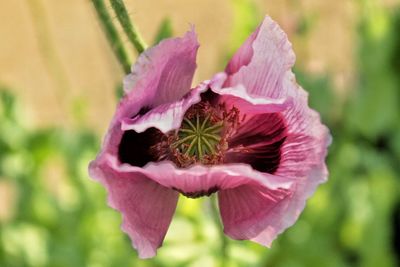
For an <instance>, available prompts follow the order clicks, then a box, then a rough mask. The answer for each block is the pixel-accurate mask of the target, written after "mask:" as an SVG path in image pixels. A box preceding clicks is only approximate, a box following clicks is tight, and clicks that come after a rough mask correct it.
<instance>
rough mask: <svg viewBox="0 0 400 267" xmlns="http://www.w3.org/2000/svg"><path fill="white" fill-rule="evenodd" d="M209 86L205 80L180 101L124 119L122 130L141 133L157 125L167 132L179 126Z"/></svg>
mask: <svg viewBox="0 0 400 267" xmlns="http://www.w3.org/2000/svg"><path fill="white" fill-rule="evenodd" d="M207 87H208V82H207V81H206V82H203V83H202V84H200V85H199V86H198V87H196V88H195V89H192V90H191V91H190V92H189V93H187V94H186V95H185V96H184V97H183V98H182V99H181V100H179V101H176V102H172V103H167V104H163V105H160V106H158V107H156V108H154V109H151V110H149V111H148V112H146V113H145V114H143V115H137V116H135V117H133V118H125V119H123V120H122V130H124V131H126V130H134V131H136V132H138V133H141V132H144V131H145V130H146V129H148V128H150V127H156V128H157V129H159V130H160V131H161V132H163V133H167V132H168V131H170V130H171V129H176V128H179V126H180V125H181V123H182V120H183V116H184V115H185V112H186V111H187V110H188V109H189V108H190V107H191V106H192V105H194V104H196V103H198V102H199V101H200V100H201V97H200V94H201V93H203V92H204V91H205V90H207Z"/></svg>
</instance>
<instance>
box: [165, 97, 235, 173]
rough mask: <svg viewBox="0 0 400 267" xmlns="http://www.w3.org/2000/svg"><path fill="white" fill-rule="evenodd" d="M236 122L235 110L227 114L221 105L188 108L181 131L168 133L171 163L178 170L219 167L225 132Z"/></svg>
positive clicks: (200, 104)
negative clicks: (192, 166)
mask: <svg viewBox="0 0 400 267" xmlns="http://www.w3.org/2000/svg"><path fill="white" fill-rule="evenodd" d="M237 121H238V111H237V109H236V108H232V109H231V110H229V111H227V110H226V108H225V106H223V105H218V106H217V107H214V106H212V105H211V104H210V103H208V102H200V103H198V104H196V105H194V106H192V107H191V108H190V109H189V110H188V111H187V112H186V113H185V116H184V119H183V122H182V124H181V127H180V128H179V129H178V130H177V131H174V132H173V133H171V137H170V146H169V147H170V151H171V152H172V153H171V154H172V156H173V157H172V160H173V161H174V162H175V163H176V164H177V165H178V166H179V167H188V166H190V165H192V164H195V163H201V164H204V165H215V164H219V163H222V161H223V157H224V152H225V150H226V149H227V147H228V144H227V141H226V140H227V136H228V134H229V132H230V131H229V129H234V128H235V127H233V126H234V125H235V123H237Z"/></svg>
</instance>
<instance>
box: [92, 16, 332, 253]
mask: <svg viewBox="0 0 400 267" xmlns="http://www.w3.org/2000/svg"><path fill="white" fill-rule="evenodd" d="M198 47H199V44H198V42H197V40H196V34H195V33H194V31H193V30H192V31H189V32H187V33H186V35H185V36H184V37H183V38H174V39H166V40H164V41H162V42H160V43H159V44H158V45H156V46H154V47H152V48H150V49H148V50H146V51H145V52H143V53H142V54H141V55H140V57H139V59H138V61H137V63H136V64H135V65H134V66H133V67H132V73H131V74H129V75H128V76H127V77H126V78H125V80H124V89H125V96H124V97H123V99H122V100H121V102H120V103H119V105H118V108H117V111H116V114H115V115H114V118H113V120H112V122H111V125H110V128H109V130H108V133H107V135H106V137H105V140H104V143H103V147H102V150H101V152H100V153H99V155H98V156H97V158H96V159H95V160H94V161H93V162H92V163H91V164H90V167H89V172H90V175H91V177H93V178H94V179H96V180H98V181H100V182H101V183H102V184H103V185H104V186H105V188H106V189H107V192H108V201H109V204H110V206H111V207H113V208H115V209H116V210H118V211H120V212H121V213H122V217H123V223H122V229H123V231H125V232H126V233H127V234H128V235H129V236H130V238H131V240H132V245H133V247H135V248H136V249H137V250H138V252H139V256H140V257H141V258H148V257H152V256H154V255H155V254H156V250H157V248H159V247H160V246H161V244H162V242H163V239H164V236H165V234H166V232H167V230H168V227H169V224H170V222H171V220H172V217H173V214H174V212H175V208H176V205H177V201H178V197H179V195H180V194H182V195H185V196H187V197H190V198H198V197H202V196H210V195H211V194H213V193H217V194H218V201H219V208H220V214H221V219H222V223H223V225H224V232H225V234H226V235H228V236H229V237H231V238H233V239H238V240H243V239H249V240H253V241H254V242H257V243H260V244H262V245H265V246H270V245H271V242H272V241H273V240H274V239H275V238H276V236H277V235H278V234H279V233H281V232H283V231H284V230H285V229H286V228H288V227H289V226H291V225H292V224H293V223H294V222H295V221H296V219H297V218H298V216H299V214H300V213H301V211H302V210H303V209H304V206H305V201H306V199H307V198H308V197H310V196H311V195H312V194H313V192H314V190H315V189H316V187H317V185H318V184H320V183H322V182H325V181H326V179H327V169H326V165H325V162H324V161H325V156H326V153H327V146H328V145H329V143H330V135H329V132H328V129H327V128H326V127H325V126H324V125H322V124H321V122H320V118H319V115H318V113H316V112H315V111H313V110H311V109H310V108H309V107H308V106H307V93H306V92H305V91H304V90H303V89H302V88H301V87H300V86H299V85H298V84H297V83H296V80H295V77H294V74H293V73H292V71H291V68H292V66H293V64H294V62H295V55H294V53H293V51H292V47H291V44H290V43H289V41H288V40H287V36H286V34H285V33H284V32H283V31H282V30H281V29H280V27H279V26H278V25H277V24H276V23H275V22H274V21H272V19H271V18H270V17H266V18H265V19H264V21H263V22H262V24H261V25H260V26H259V27H258V28H257V29H256V31H255V32H254V33H253V34H252V35H251V36H250V37H249V38H248V39H247V40H246V41H245V43H244V44H243V45H242V47H241V48H240V49H239V50H238V51H237V52H236V54H235V55H234V56H233V58H232V59H231V61H230V62H229V64H228V66H227V67H226V69H225V71H224V72H222V73H219V74H217V75H215V76H214V78H212V79H211V80H209V81H205V82H203V83H201V84H200V85H198V86H197V87H195V88H194V89H190V88H191V82H192V78H193V74H194V71H195V68H196V53H197V49H198Z"/></svg>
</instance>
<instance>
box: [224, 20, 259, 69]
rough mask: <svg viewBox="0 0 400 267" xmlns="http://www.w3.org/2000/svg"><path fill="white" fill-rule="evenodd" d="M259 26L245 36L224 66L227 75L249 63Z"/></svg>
mask: <svg viewBox="0 0 400 267" xmlns="http://www.w3.org/2000/svg"><path fill="white" fill-rule="evenodd" d="M259 30H260V26H259V27H257V29H256V30H255V31H254V32H253V33H252V34H251V35H250V36H249V38H247V40H246V41H245V42H244V43H243V44H242V46H241V47H240V48H239V49H238V51H236V53H235V54H234V55H233V57H232V58H231V60H230V61H229V63H228V65H227V66H226V68H225V72H226V73H227V74H228V75H232V74H234V73H236V72H238V71H239V70H240V68H241V67H242V66H246V65H248V64H249V63H250V61H251V59H252V58H253V47H252V45H253V42H254V40H255V39H256V38H257V36H258V31H259Z"/></svg>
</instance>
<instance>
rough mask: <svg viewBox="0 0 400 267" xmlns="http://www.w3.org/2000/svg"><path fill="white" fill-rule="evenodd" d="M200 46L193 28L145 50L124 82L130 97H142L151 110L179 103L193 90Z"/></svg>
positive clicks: (144, 103)
mask: <svg viewBox="0 0 400 267" xmlns="http://www.w3.org/2000/svg"><path fill="white" fill-rule="evenodd" d="M198 47H199V44H198V42H197V38H196V33H195V32H194V30H193V29H192V31H189V32H187V33H186V35H185V36H184V37H183V38H169V39H165V40H163V41H161V42H160V43H159V44H158V45H156V46H154V47H152V48H149V49H147V50H146V51H144V52H143V53H142V54H141V55H140V56H139V58H138V60H137V62H136V64H135V65H133V67H132V73H131V74H129V75H128V76H126V78H125V80H124V90H125V92H126V94H128V98H129V99H131V98H140V99H142V101H143V105H144V106H148V107H150V108H151V107H155V106H157V105H160V104H164V103H169V102H173V101H176V100H179V99H180V98H181V97H182V96H183V95H185V94H186V93H187V92H188V91H189V90H190V88H191V83H192V79H193V74H194V71H195V69H196V54H197V49H198Z"/></svg>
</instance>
